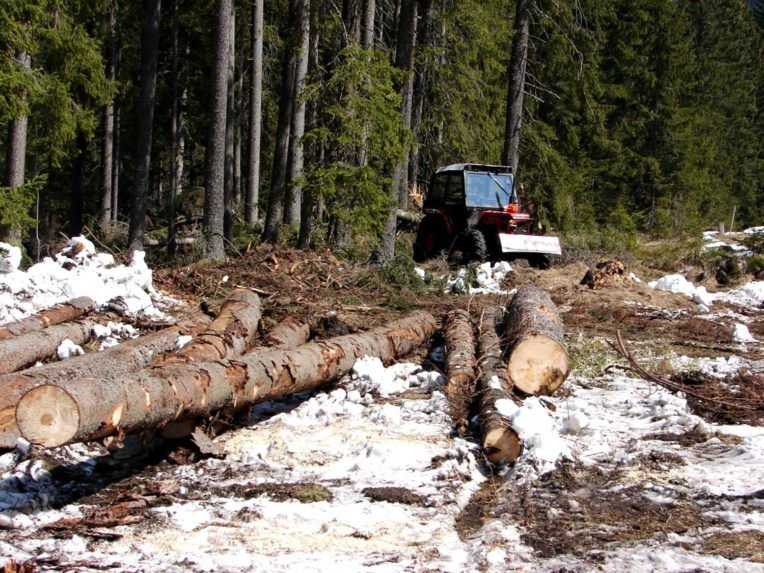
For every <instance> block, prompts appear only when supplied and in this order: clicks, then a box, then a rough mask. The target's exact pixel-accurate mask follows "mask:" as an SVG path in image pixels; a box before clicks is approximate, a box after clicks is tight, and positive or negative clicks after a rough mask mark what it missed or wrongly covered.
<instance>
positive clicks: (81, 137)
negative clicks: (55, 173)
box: [69, 131, 88, 236]
mask: <svg viewBox="0 0 764 573" xmlns="http://www.w3.org/2000/svg"><path fill="white" fill-rule="evenodd" d="M87 154H88V140H87V138H86V137H85V134H84V133H82V132H81V131H80V132H79V133H78V134H77V155H76V156H75V157H74V161H73V162H72V180H71V191H70V192H71V194H70V196H69V234H70V235H71V236H75V235H80V234H81V233H82V208H83V202H84V196H83V190H82V185H83V182H84V179H85V163H86V161H87Z"/></svg>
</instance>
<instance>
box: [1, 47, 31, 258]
mask: <svg viewBox="0 0 764 573" xmlns="http://www.w3.org/2000/svg"><path fill="white" fill-rule="evenodd" d="M15 59H16V63H17V64H18V66H19V67H20V68H21V69H23V70H24V71H29V70H31V68H32V57H31V56H30V55H29V54H28V53H26V52H19V53H17V54H16V57H15ZM28 126H29V118H28V116H26V115H21V116H19V117H17V118H15V119H13V120H12V121H11V125H10V129H9V133H8V155H7V158H6V165H5V169H6V173H5V186H6V187H10V188H11V189H14V188H16V187H21V186H22V185H23V184H24V182H25V180H26V179H25V178H26V161H27V131H28ZM0 240H3V241H7V242H10V243H20V242H21V229H18V228H10V227H6V226H1V227H0Z"/></svg>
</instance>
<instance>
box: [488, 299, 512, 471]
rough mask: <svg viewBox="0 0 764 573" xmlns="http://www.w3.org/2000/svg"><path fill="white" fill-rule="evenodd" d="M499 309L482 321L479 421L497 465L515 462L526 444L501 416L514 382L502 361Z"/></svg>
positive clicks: (509, 398) (493, 460)
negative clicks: (511, 381) (504, 402)
mask: <svg viewBox="0 0 764 573" xmlns="http://www.w3.org/2000/svg"><path fill="white" fill-rule="evenodd" d="M499 314H500V313H499V309H498V308H496V307H493V306H491V307H488V308H486V309H485V310H484V312H483V316H482V319H481V322H480V338H479V343H480V363H479V369H480V378H479V380H478V396H479V399H478V408H479V415H478V420H479V422H480V434H481V445H482V447H483V453H484V454H485V456H486V458H488V461H490V462H491V463H493V464H502V463H511V462H514V461H515V460H516V459H517V458H519V457H520V454H522V452H523V445H522V442H521V441H520V438H519V437H518V435H517V432H515V430H514V429H512V427H511V426H510V424H509V421H508V420H507V419H506V418H505V417H504V416H502V415H501V413H500V409H501V403H502V401H506V402H511V401H512V400H513V398H512V394H511V384H510V383H509V381H508V379H507V371H506V368H505V366H504V363H503V362H502V360H501V342H500V340H499V337H498V335H497V322H498V318H499Z"/></svg>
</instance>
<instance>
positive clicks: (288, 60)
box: [263, 0, 300, 243]
mask: <svg viewBox="0 0 764 573" xmlns="http://www.w3.org/2000/svg"><path fill="white" fill-rule="evenodd" d="M299 1H300V0H291V1H290V3H289V13H290V18H289V21H290V22H295V21H296V20H297V17H296V14H297V2H299ZM287 37H288V38H289V40H288V41H287V42H286V45H285V46H284V55H283V60H282V70H281V96H280V99H279V121H278V127H277V128H276V150H275V153H274V155H273V170H272V171H271V190H270V195H269V196H268V212H267V214H266V217H265V231H264V232H263V238H264V239H265V240H266V241H268V242H271V243H275V242H276V241H278V239H279V227H280V225H281V222H282V221H283V219H284V195H285V187H286V185H287V175H288V173H287V170H288V164H289V139H290V135H291V126H292V107H293V106H294V83H295V77H296V73H297V51H296V50H295V45H294V44H295V42H294V30H292V29H291V28H290V30H289V32H288V34H287Z"/></svg>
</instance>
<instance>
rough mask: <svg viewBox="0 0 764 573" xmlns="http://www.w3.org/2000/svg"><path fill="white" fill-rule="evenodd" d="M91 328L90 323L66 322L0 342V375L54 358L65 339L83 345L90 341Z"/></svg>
mask: <svg viewBox="0 0 764 573" xmlns="http://www.w3.org/2000/svg"><path fill="white" fill-rule="evenodd" d="M92 327H93V324H92V323H90V322H68V323H64V324H57V325H56V326H51V327H49V328H46V329H44V330H39V331H36V332H30V333H28V334H22V335H21V336H17V337H16V338H9V339H7V340H3V341H0V374H8V373H9V372H16V371H17V370H21V369H22V368H25V367H26V366H29V365H30V364H34V363H35V362H37V361H38V360H45V359H46V358H50V357H51V356H55V354H56V350H57V349H58V347H59V345H60V344H61V343H62V342H63V341H64V340H66V339H67V338H68V339H69V340H71V341H72V342H74V343H75V344H84V343H85V342H87V341H88V340H89V339H90V331H91V329H92Z"/></svg>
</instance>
